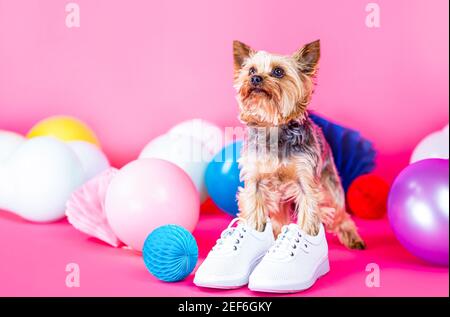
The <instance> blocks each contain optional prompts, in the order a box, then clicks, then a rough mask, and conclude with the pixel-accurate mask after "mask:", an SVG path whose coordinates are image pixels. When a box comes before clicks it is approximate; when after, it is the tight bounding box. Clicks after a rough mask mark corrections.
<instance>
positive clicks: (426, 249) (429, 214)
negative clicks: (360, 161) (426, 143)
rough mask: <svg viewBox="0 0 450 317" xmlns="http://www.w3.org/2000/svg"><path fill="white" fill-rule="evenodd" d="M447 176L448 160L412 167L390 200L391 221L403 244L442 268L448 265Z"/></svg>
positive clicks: (397, 181) (400, 178)
mask: <svg viewBox="0 0 450 317" xmlns="http://www.w3.org/2000/svg"><path fill="white" fill-rule="evenodd" d="M448 172H449V170H448V160H443V159H427V160H422V161H418V162H416V163H414V164H411V165H409V166H408V167H406V168H405V169H404V170H403V171H402V172H401V173H400V175H398V176H397V178H396V179H395V181H394V183H393V184H392V188H391V191H390V193H389V200H388V216H389V221H390V223H391V227H392V229H393V230H394V232H395V235H396V236H397V238H398V240H399V241H400V243H401V244H402V245H403V246H404V247H405V248H406V249H407V250H409V251H410V252H411V253H412V254H414V255H415V256H417V257H419V258H421V259H424V260H426V261H428V262H431V263H434V264H439V265H448V248H449V246H448V240H449V238H448V234H449V230H448V214H449V188H448V187H449V186H448V183H449V174H448Z"/></svg>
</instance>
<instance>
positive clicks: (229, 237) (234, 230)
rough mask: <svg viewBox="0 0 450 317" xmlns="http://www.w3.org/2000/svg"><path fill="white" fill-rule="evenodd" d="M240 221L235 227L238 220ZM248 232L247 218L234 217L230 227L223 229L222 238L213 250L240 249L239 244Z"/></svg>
mask: <svg viewBox="0 0 450 317" xmlns="http://www.w3.org/2000/svg"><path fill="white" fill-rule="evenodd" d="M238 221H239V222H240V223H239V224H238V225H237V226H236V227H233V226H234V225H235V224H236V223H237V222H238ZM246 232H247V228H246V224H245V220H244V219H242V218H239V217H238V218H234V219H233V220H232V221H231V222H230V224H229V225H228V227H227V228H226V229H225V230H224V231H222V233H221V234H220V238H219V239H218V240H217V241H216V245H215V246H214V247H213V248H212V249H213V251H216V252H217V251H221V250H222V251H225V250H230V249H231V250H233V251H236V250H237V249H238V245H239V244H240V243H241V240H242V239H243V238H244V237H245V234H246Z"/></svg>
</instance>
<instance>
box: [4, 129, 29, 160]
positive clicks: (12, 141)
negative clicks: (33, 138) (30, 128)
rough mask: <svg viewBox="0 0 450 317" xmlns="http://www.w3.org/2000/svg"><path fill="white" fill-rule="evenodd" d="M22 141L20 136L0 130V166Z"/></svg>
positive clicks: (22, 138) (23, 139) (23, 138)
mask: <svg viewBox="0 0 450 317" xmlns="http://www.w3.org/2000/svg"><path fill="white" fill-rule="evenodd" d="M24 141H25V137H23V136H22V135H20V134H17V133H14V132H9V131H2V130H0V164H1V163H2V162H5V161H6V160H7V159H8V157H9V156H11V154H12V153H14V151H15V150H16V149H17V148H18V147H19V146H20V145H21V144H22V143H23V142H24Z"/></svg>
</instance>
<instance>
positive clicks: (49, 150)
mask: <svg viewBox="0 0 450 317" xmlns="http://www.w3.org/2000/svg"><path fill="white" fill-rule="evenodd" d="M0 174H1V175H0V208H1V209H5V210H9V211H11V212H13V213H16V214H18V215H19V216H21V217H23V218H25V219H27V220H30V221H36V222H49V221H55V220H58V219H61V218H63V217H64V211H65V204H66V201H67V200H68V198H69V197H70V195H71V194H72V192H73V191H74V190H75V189H76V188H78V187H79V186H80V185H82V183H83V181H84V171H83V166H82V165H81V162H80V160H79V159H78V157H77V156H76V154H75V153H74V152H73V151H72V150H71V148H70V147H69V146H68V145H67V144H66V143H64V142H62V141H59V140H57V139H55V138H51V137H36V138H33V139H30V140H28V141H26V142H24V143H23V144H22V145H21V146H20V147H19V148H18V149H17V150H16V151H15V152H14V154H13V155H12V156H11V157H10V158H9V160H8V161H7V162H6V163H5V164H4V165H2V166H1V170H0Z"/></svg>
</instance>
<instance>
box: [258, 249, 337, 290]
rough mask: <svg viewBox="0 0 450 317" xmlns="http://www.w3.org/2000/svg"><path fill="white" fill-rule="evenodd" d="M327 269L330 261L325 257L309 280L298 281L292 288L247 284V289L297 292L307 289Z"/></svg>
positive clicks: (328, 269)
mask: <svg viewBox="0 0 450 317" xmlns="http://www.w3.org/2000/svg"><path fill="white" fill-rule="evenodd" d="M329 271H330V262H329V261H328V258H326V259H325V260H323V261H322V262H321V263H320V264H319V266H318V267H317V269H316V271H315V272H314V275H313V277H312V278H311V279H310V280H308V281H306V282H303V283H300V284H298V285H295V286H293V287H292V288H289V289H276V288H273V289H271V288H264V287H263V288H259V287H252V286H250V285H249V289H250V290H251V291H255V292H264V293H297V292H301V291H304V290H307V289H308V288H310V287H311V286H313V285H314V284H315V283H316V281H317V280H318V279H319V278H321V277H322V276H324V275H325V274H327V273H328V272H329Z"/></svg>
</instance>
